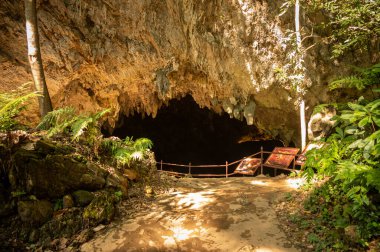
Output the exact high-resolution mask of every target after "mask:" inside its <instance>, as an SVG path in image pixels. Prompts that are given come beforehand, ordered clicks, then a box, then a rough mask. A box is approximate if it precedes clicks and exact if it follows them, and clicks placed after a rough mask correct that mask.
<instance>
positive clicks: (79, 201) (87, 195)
mask: <svg viewBox="0 0 380 252" xmlns="http://www.w3.org/2000/svg"><path fill="white" fill-rule="evenodd" d="M73 196H74V199H75V203H76V205H77V206H81V207H85V206H87V205H88V204H90V203H91V201H92V200H93V199H94V194H92V193H91V192H89V191H85V190H78V191H75V192H74V193H73Z"/></svg>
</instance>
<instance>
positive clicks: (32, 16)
mask: <svg viewBox="0 0 380 252" xmlns="http://www.w3.org/2000/svg"><path fill="white" fill-rule="evenodd" d="M25 18H26V37H27V43H28V59H29V64H30V68H31V71H32V75H33V80H34V86H35V89H36V91H37V93H38V94H39V97H38V103H39V107H40V115H41V117H43V116H45V115H46V114H47V113H48V112H50V111H52V110H53V107H52V104H51V100H50V95H49V91H48V89H47V85H46V81H45V74H44V69H43V65H42V58H41V50H40V39H39V35H38V24H37V8H36V0H25Z"/></svg>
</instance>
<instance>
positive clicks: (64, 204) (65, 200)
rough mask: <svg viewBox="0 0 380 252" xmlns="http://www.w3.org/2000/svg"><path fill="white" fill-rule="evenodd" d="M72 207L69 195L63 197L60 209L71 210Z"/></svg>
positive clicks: (72, 202)
mask: <svg viewBox="0 0 380 252" xmlns="http://www.w3.org/2000/svg"><path fill="white" fill-rule="evenodd" d="M73 206H74V200H73V197H71V195H65V196H63V199H62V207H63V208H71V207H73Z"/></svg>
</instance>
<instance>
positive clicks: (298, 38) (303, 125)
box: [294, 0, 306, 150]
mask: <svg viewBox="0 0 380 252" xmlns="http://www.w3.org/2000/svg"><path fill="white" fill-rule="evenodd" d="M294 12H295V18H294V22H295V25H296V44H297V54H298V57H297V62H296V69H303V66H302V58H301V57H302V55H301V54H302V52H301V46H302V45H301V33H300V1H299V0H296V5H295V10H294ZM302 81H303V80H301V83H298V85H301V86H302ZM298 89H299V92H300V96H301V102H300V122H301V150H304V149H305V147H306V120H305V100H304V98H303V95H304V94H303V92H304V91H303V88H302V87H298Z"/></svg>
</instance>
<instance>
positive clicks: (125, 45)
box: [0, 0, 373, 142]
mask: <svg viewBox="0 0 380 252" xmlns="http://www.w3.org/2000/svg"><path fill="white" fill-rule="evenodd" d="M38 2H39V5H38V16H39V27H40V35H41V49H42V56H43V60H44V67H45V70H46V76H47V83H48V87H49V90H50V93H51V94H52V96H53V105H54V107H61V106H68V105H69V106H74V107H76V108H77V109H79V110H81V111H82V110H86V111H95V110H99V109H100V108H105V107H111V108H113V112H114V114H113V115H110V116H109V118H108V122H109V129H110V130H112V128H113V127H114V125H115V123H116V122H117V119H118V117H119V115H120V114H124V115H129V114H131V113H135V112H137V113H144V114H147V115H151V116H153V117H154V116H155V115H156V113H157V110H158V109H159V108H160V107H161V106H163V105H165V104H167V103H168V101H169V100H170V99H174V98H181V97H184V96H185V95H187V94H190V95H191V96H192V97H193V98H194V100H195V101H196V102H197V103H198V105H199V106H200V107H209V108H212V109H213V110H214V111H216V112H218V113H221V112H223V111H224V112H227V113H229V114H230V116H231V117H235V118H239V119H242V120H243V119H244V120H246V121H247V123H248V124H254V125H256V126H258V128H260V129H262V130H263V131H266V132H268V133H269V134H270V135H272V136H273V137H274V138H275V137H281V138H282V139H283V140H284V141H286V142H289V141H291V140H295V141H297V139H298V137H297V135H298V132H299V130H298V128H299V127H298V124H299V123H298V121H299V119H298V112H297V110H298V108H297V99H296V97H297V94H296V93H295V91H294V88H293V87H292V85H291V84H290V83H289V81H285V82H284V81H283V74H284V73H285V72H287V71H288V70H289V69H290V68H291V66H290V65H289V64H290V62H291V57H292V56H291V55H292V53H294V48H293V47H292V46H291V45H290V44H291V41H290V40H289V37H288V35H287V30H288V29H290V30H293V27H294V24H293V19H294V18H293V13H292V11H291V10H289V11H288V12H287V13H286V14H285V15H283V16H281V17H279V13H280V6H281V5H282V1H247V0H239V1H223V0H215V1H200V0H180V1H177V0H164V1H162V0H155V1H148V0H135V1H134V0H132V1H123V0H117V1H104V0H96V1H92V0H81V1H77V0H67V1H60V0H47V1H38ZM23 16H24V13H23V2H22V1H11V0H3V1H2V2H1V5H0V28H1V31H2V32H1V33H0V69H1V72H2V74H1V75H0V82H1V83H2V86H1V88H0V90H2V89H5V90H9V89H12V88H14V87H15V86H17V85H20V84H22V83H24V82H26V81H29V80H31V75H30V73H29V72H28V71H29V70H28V69H29V67H28V62H27V56H26V55H27V51H26V50H27V47H26V39H25V28H24V17H23ZM301 19H302V20H301V23H302V29H303V32H304V33H305V34H311V33H312V32H311V29H310V27H311V26H310V24H311V23H313V22H314V23H318V22H321V21H323V15H321V14H320V13H319V14H318V13H316V14H315V15H314V16H311V15H301ZM313 35H315V36H311V37H309V38H308V39H306V40H305V42H304V43H305V44H304V45H305V47H307V46H310V45H314V47H312V49H310V50H308V55H307V57H306V58H305V64H306V69H307V71H306V78H305V83H306V84H308V85H312V90H309V91H308V92H306V97H305V100H306V102H307V104H306V105H307V107H309V108H310V109H309V110H308V111H307V112H308V114H309V115H310V113H311V108H312V107H313V106H314V105H315V104H318V103H320V102H326V101H329V99H335V98H336V97H329V96H328V95H327V88H326V83H327V80H328V79H329V78H331V76H333V75H335V74H336V73H337V72H339V73H343V72H344V71H345V69H344V67H342V64H341V63H340V62H339V61H332V60H330V55H329V53H328V45H326V44H324V42H323V41H322V39H321V38H320V37H319V36H318V31H316V30H314V33H313ZM344 58H345V60H347V61H352V60H353V59H355V60H357V59H358V58H357V55H348V56H345V57H344ZM367 58H368V59H369V58H371V57H367ZM372 58H373V57H372ZM337 70H339V71H337ZM33 115H34V114H29V115H28V116H29V117H33Z"/></svg>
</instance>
